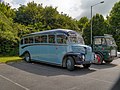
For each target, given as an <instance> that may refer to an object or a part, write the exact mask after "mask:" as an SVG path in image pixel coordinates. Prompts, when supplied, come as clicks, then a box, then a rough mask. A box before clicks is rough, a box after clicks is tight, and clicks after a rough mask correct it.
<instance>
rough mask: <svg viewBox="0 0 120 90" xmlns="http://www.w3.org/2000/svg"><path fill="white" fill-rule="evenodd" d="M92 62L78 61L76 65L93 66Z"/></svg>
mask: <svg viewBox="0 0 120 90" xmlns="http://www.w3.org/2000/svg"><path fill="white" fill-rule="evenodd" d="M91 63H92V62H91V61H76V65H81V64H91Z"/></svg>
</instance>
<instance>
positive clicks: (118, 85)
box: [111, 77, 120, 90]
mask: <svg viewBox="0 0 120 90" xmlns="http://www.w3.org/2000/svg"><path fill="white" fill-rule="evenodd" d="M111 90H120V77H119V78H118V80H117V81H116V83H115V85H114V86H113V87H112V89H111Z"/></svg>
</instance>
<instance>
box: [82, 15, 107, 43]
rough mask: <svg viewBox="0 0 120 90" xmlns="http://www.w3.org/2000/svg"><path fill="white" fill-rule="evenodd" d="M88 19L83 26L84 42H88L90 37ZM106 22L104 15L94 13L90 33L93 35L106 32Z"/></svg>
mask: <svg viewBox="0 0 120 90" xmlns="http://www.w3.org/2000/svg"><path fill="white" fill-rule="evenodd" d="M90 22H91V21H89V22H88V23H86V24H85V27H84V28H83V37H84V39H85V43H86V44H90V38H91V36H90V35H91V34H90V33H91V28H90V27H91V25H90ZM107 29H108V24H107V22H106V21H105V20H104V17H103V16H102V15H100V14H96V15H95V16H93V18H92V35H93V37H94V36H101V35H104V34H106V33H107V32H108V30H107Z"/></svg>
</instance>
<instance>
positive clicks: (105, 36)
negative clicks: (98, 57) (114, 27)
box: [94, 35, 113, 38]
mask: <svg viewBox="0 0 120 90" xmlns="http://www.w3.org/2000/svg"><path fill="white" fill-rule="evenodd" d="M94 38H113V37H112V36H107V35H104V36H94Z"/></svg>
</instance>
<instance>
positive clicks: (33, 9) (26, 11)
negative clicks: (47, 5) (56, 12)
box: [14, 1, 43, 25]
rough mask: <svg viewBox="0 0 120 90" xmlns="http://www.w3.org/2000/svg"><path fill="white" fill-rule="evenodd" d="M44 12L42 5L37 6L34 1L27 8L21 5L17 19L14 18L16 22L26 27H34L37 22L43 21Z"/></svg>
mask: <svg viewBox="0 0 120 90" xmlns="http://www.w3.org/2000/svg"><path fill="white" fill-rule="evenodd" d="M42 11H43V7H42V5H41V4H38V5H37V4H36V3H34V1H33V2H30V3H28V4H27V6H25V5H21V6H20V7H19V8H18V10H17V11H16V17H15V18H14V21H15V22H17V23H20V24H24V25H29V24H32V25H33V24H35V23H36V22H40V21H41V18H42V15H41V14H42Z"/></svg>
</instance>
